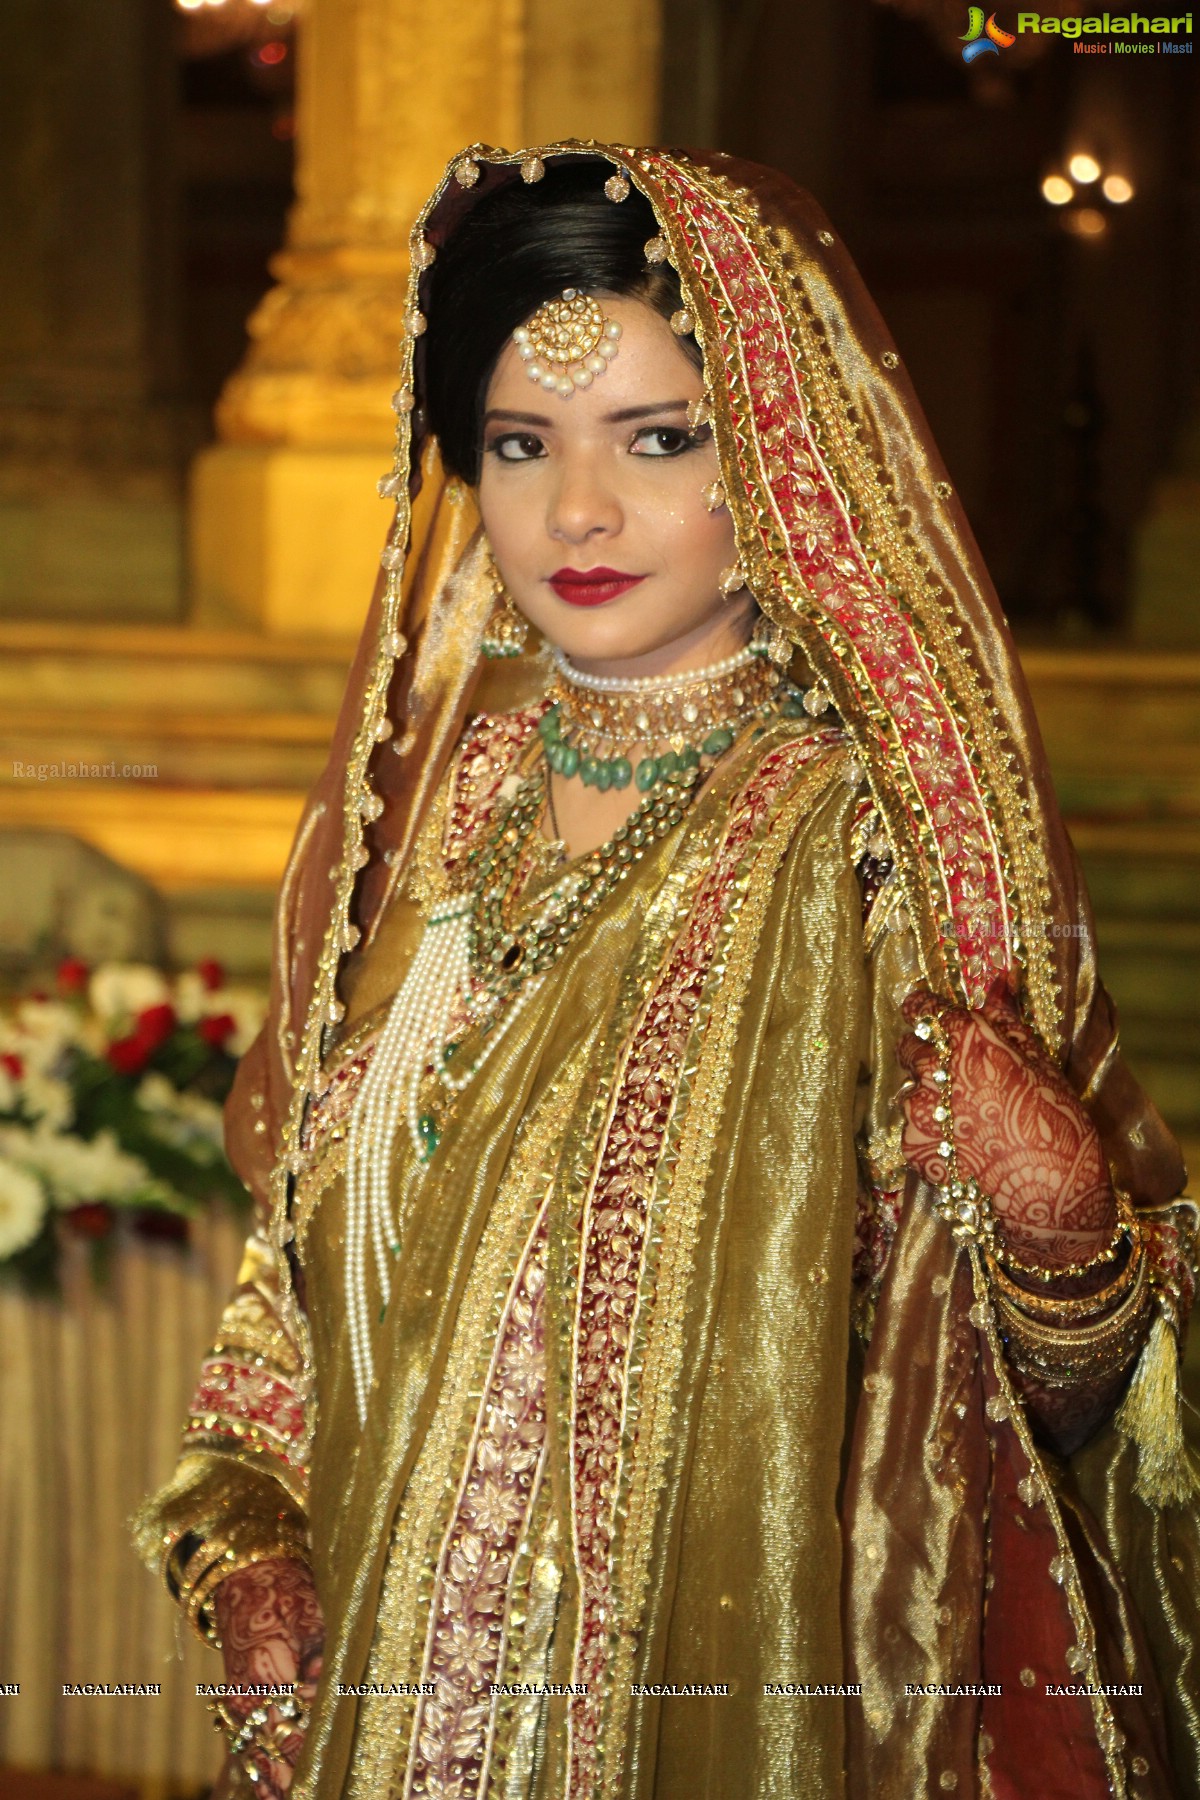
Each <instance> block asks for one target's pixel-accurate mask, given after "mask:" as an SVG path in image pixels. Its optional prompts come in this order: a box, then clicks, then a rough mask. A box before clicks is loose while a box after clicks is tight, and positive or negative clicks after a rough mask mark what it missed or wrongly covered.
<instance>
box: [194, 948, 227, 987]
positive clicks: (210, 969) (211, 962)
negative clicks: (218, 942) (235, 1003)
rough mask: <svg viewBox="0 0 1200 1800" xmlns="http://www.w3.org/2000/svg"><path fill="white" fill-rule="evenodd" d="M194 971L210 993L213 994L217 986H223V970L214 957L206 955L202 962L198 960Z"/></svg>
mask: <svg viewBox="0 0 1200 1800" xmlns="http://www.w3.org/2000/svg"><path fill="white" fill-rule="evenodd" d="M196 973H197V975H198V976H199V977H200V979H201V981H202V982H203V983H204V985H205V987H206V988H207V989H208V992H209V993H210V994H215V993H216V991H217V989H218V988H221V987H224V986H225V971H224V969H223V968H222V967H221V964H220V963H219V962H217V961H216V959H215V957H211V956H206V957H205V958H204V960H203V962H198V963H197V964H196Z"/></svg>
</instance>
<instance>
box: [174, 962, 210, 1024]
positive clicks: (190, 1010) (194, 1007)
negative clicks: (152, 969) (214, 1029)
mask: <svg viewBox="0 0 1200 1800" xmlns="http://www.w3.org/2000/svg"><path fill="white" fill-rule="evenodd" d="M208 1000H209V990H208V988H207V987H206V986H205V984H204V982H203V981H202V980H201V978H200V976H199V975H197V973H196V971H195V969H185V970H184V972H183V974H182V975H177V976H176V977H175V987H174V991H173V994H172V1003H173V1005H174V1007H175V1011H176V1012H177V1013H178V1014H179V1017H180V1019H181V1020H182V1021H183V1023H184V1024H185V1025H194V1024H195V1022H196V1020H197V1019H200V1018H203V1016H204V1014H205V1013H206V1012H208V1011H210V1010H211V1009H210V1007H209V1005H208Z"/></svg>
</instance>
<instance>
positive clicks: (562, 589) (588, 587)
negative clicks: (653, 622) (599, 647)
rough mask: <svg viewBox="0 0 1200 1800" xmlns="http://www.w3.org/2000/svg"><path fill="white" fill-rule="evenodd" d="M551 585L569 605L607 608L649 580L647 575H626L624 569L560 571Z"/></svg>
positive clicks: (557, 571) (556, 571)
mask: <svg viewBox="0 0 1200 1800" xmlns="http://www.w3.org/2000/svg"><path fill="white" fill-rule="evenodd" d="M548 579H549V582H550V586H551V587H552V588H553V589H554V591H555V593H556V594H557V595H558V597H559V599H560V600H565V601H566V602H567V604H568V606H603V604H604V602H605V601H606V600H615V599H616V597H617V595H618V594H625V593H628V591H629V589H630V588H634V587H636V586H637V584H638V582H639V581H645V579H646V577H645V576H644V575H623V574H622V573H621V571H620V569H603V568H600V569H556V570H555V571H554V574H553V575H551V576H550V577H549V578H548Z"/></svg>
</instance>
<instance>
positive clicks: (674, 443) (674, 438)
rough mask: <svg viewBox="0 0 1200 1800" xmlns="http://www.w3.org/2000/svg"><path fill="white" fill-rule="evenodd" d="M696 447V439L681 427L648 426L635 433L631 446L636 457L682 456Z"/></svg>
mask: <svg viewBox="0 0 1200 1800" xmlns="http://www.w3.org/2000/svg"><path fill="white" fill-rule="evenodd" d="M695 447H696V439H695V437H694V436H693V435H692V433H691V432H690V431H684V429H683V428H682V426H679V425H647V426H646V427H645V428H644V429H643V430H642V431H638V432H635V433H634V438H633V443H632V444H631V446H630V448H631V450H632V451H633V454H634V455H635V456H682V454H683V452H684V451H685V450H694V449H695Z"/></svg>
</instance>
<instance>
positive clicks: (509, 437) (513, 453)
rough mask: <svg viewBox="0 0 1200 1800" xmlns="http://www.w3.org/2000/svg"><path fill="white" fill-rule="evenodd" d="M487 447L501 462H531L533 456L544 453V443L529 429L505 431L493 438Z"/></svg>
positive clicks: (543, 454)
mask: <svg viewBox="0 0 1200 1800" xmlns="http://www.w3.org/2000/svg"><path fill="white" fill-rule="evenodd" d="M488 449H489V451H490V452H491V454H492V455H493V456H498V457H499V459H500V461H501V462H532V461H533V459H534V457H537V456H545V454H546V446H545V444H543V442H542V440H541V438H540V437H535V436H534V435H533V433H532V432H531V431H506V432H504V433H503V434H502V435H501V436H500V437H495V438H493V439H492V441H491V442H490V443H489V445H488Z"/></svg>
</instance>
